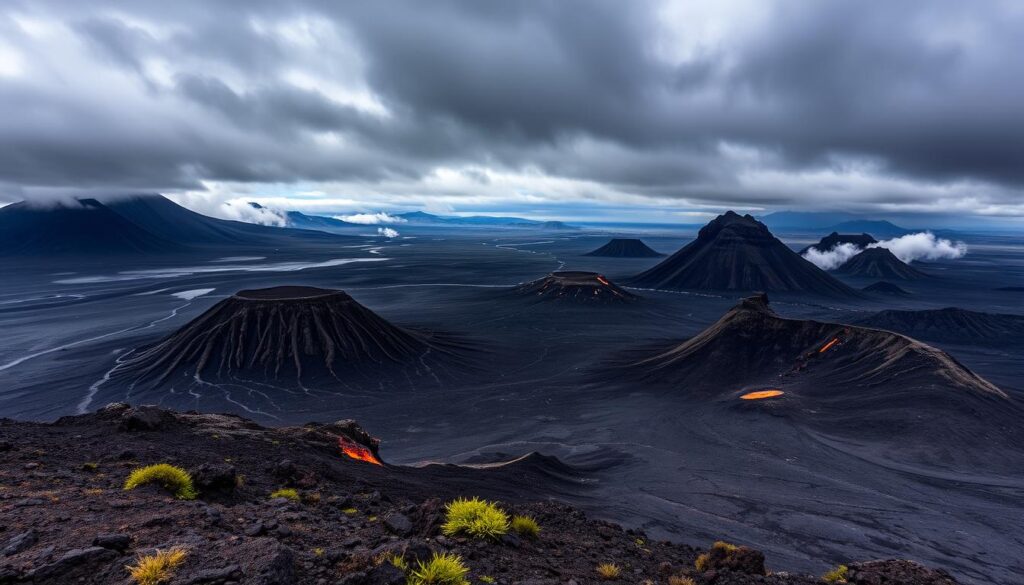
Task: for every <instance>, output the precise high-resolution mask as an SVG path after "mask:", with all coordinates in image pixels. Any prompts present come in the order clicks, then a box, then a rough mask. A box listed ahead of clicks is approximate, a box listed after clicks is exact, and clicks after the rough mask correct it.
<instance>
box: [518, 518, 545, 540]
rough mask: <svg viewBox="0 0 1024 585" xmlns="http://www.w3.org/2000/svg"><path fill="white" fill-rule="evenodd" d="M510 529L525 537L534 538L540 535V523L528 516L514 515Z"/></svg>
mask: <svg viewBox="0 0 1024 585" xmlns="http://www.w3.org/2000/svg"><path fill="white" fill-rule="evenodd" d="M512 530H515V531H516V534H518V535H519V536H523V537H525V538H530V539H536V538H537V537H538V536H539V535H540V524H537V521H536V520H535V519H533V518H531V517H530V516H514V517H513V518H512Z"/></svg>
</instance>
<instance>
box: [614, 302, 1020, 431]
mask: <svg viewBox="0 0 1024 585" xmlns="http://www.w3.org/2000/svg"><path fill="white" fill-rule="evenodd" d="M623 371H624V372H625V373H626V374H627V376H628V377H629V378H631V379H640V380H644V381H646V382H648V383H653V384H657V385H663V386H666V387H669V388H672V389H674V390H676V391H677V392H681V393H685V395H686V396H688V397H692V398H695V399H699V400H702V401H706V400H726V401H728V402H729V403H736V404H740V403H742V404H743V405H748V404H761V403H758V402H747V401H741V400H739V396H740V395H741V394H742V393H745V392H748V391H753V390H765V389H778V390H781V391H783V392H784V393H785V394H784V396H783V397H780V398H777V399H775V400H776V401H777V402H776V403H777V404H780V405H786V404H788V405H791V406H792V407H793V410H792V412H794V413H795V414H796V416H799V417H806V418H807V419H808V420H811V421H814V422H818V423H821V424H822V425H823V426H824V428H825V430H826V431H828V432H833V431H834V432H851V433H855V434H859V435H862V436H863V435H872V434H874V435H877V437H879V438H888V439H891V438H892V437H893V436H895V435H899V434H901V433H907V434H918V433H919V431H920V433H919V434H921V435H929V436H935V437H941V436H943V434H944V433H949V434H950V436H952V435H959V434H960V431H959V430H956V429H955V428H954V426H953V425H952V424H951V423H950V422H949V421H947V420H945V417H946V416H948V415H951V414H955V415H977V414H978V413H980V412H982V411H984V412H986V413H998V412H1000V409H1007V408H1011V406H1012V405H1011V403H1010V400H1009V399H1008V398H1007V396H1006V394H1004V393H1003V392H1002V391H1001V390H1000V389H999V388H997V387H996V386H994V385H992V384H991V383H989V382H988V381H986V380H985V379H983V378H981V377H980V376H978V375H976V374H974V373H973V372H971V371H970V370H968V369H967V368H966V367H964V366H963V365H961V364H960V363H959V362H957V361H956V360H955V359H953V358H952V357H950V356H949V355H947V354H946V353H944V352H942V351H940V350H938V349H936V348H934V347H931V346H928V345H925V344H923V343H921V342H919V341H915V340H913V339H910V338H908V337H904V336H902V335H898V334H895V333H891V332H888V331H881V330H877V329H868V328H863V327H855V326H851V325H841V324H836V323H821V322H818V321H810V320H797V319H784V318H781V317H779V316H777V315H776V314H775V313H774V312H773V311H772V310H771V309H770V308H769V307H768V299H767V296H765V295H761V296H757V297H751V298H747V299H744V300H743V301H741V302H740V303H739V304H738V305H736V306H735V307H733V308H732V309H730V310H729V311H728V312H727V313H726V314H725V315H724V316H723V317H722V318H721V319H719V320H718V321H717V322H716V323H715V324H713V325H711V326H710V327H708V328H707V329H705V330H704V331H702V332H701V333H699V334H698V335H696V336H694V337H693V338H691V339H689V340H687V341H685V342H683V343H679V344H676V345H672V346H669V347H667V348H664V349H659V350H654V351H652V352H650V353H648V354H647V355H646V356H642V357H640V358H639V359H635V358H634V359H631V360H629V362H628V363H627V364H625V366H624V370H623ZM763 404H765V405H769V404H772V403H771V402H770V401H769V402H763ZM999 416H1002V415H999ZM979 420H980V419H979ZM918 426H920V429H918V428H917V427H918ZM911 427H913V428H911ZM970 432H976V431H970ZM970 432H968V431H964V433H965V434H967V435H969V434H970Z"/></svg>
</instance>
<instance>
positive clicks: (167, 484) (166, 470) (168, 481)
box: [124, 463, 197, 500]
mask: <svg viewBox="0 0 1024 585" xmlns="http://www.w3.org/2000/svg"><path fill="white" fill-rule="evenodd" d="M149 483H158V484H160V485H161V486H163V488H164V489H165V490H167V491H169V492H171V493H172V494H174V497H176V498H178V499H179V500H194V499H196V495H197V494H196V488H195V486H194V485H193V484H192V476H191V475H189V474H188V472H187V471H185V470H184V469H182V468H180V467H175V466H174V465H170V464H168V463H158V464H156V465H147V466H146V467H140V468H139V469H136V470H135V471H132V472H131V474H129V475H128V479H127V480H125V482H124V489H126V490H133V489H135V488H137V487H139V486H141V485H146V484H149Z"/></svg>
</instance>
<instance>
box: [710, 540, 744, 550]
mask: <svg viewBox="0 0 1024 585" xmlns="http://www.w3.org/2000/svg"><path fill="white" fill-rule="evenodd" d="M711 548H713V549H716V550H724V551H725V552H733V551H735V550H736V549H737V548H739V547H738V546H736V545H735V544H732V543H730V542H725V541H724V540H718V541H715V544H712V545H711Z"/></svg>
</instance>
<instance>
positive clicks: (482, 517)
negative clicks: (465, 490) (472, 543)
mask: <svg viewBox="0 0 1024 585" xmlns="http://www.w3.org/2000/svg"><path fill="white" fill-rule="evenodd" d="M446 511H447V512H446V515H445V523H444V526H442V530H443V531H444V533H445V534H446V535H448V536H457V535H468V536H472V537H474V538H498V537H500V536H502V535H504V534H505V533H507V532H508V529H509V520H508V514H506V513H505V512H504V511H502V509H501V508H499V507H498V506H496V505H495V504H493V503H491V502H488V501H486V500H481V499H480V498H476V497H474V498H471V499H465V498H459V499H457V500H454V501H452V502H449V503H448V505H447V506H446Z"/></svg>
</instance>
